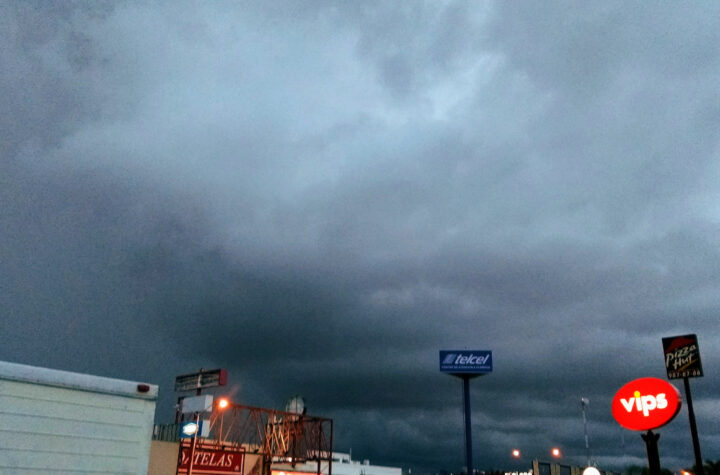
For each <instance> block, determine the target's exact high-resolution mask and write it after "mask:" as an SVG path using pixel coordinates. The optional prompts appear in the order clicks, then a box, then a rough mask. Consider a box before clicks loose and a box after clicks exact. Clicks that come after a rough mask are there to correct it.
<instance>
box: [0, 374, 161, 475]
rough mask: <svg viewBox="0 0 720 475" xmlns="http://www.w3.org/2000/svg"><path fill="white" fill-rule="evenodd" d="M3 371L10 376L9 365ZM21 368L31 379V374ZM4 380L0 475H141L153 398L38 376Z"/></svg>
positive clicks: (0, 386)
mask: <svg viewBox="0 0 720 475" xmlns="http://www.w3.org/2000/svg"><path fill="white" fill-rule="evenodd" d="M6 369H8V371H7V373H12V372H13V371H14V370H15V367H14V366H12V367H11V366H8V368H6ZM21 369H23V371H25V372H28V373H29V374H31V375H32V374H33V373H32V371H33V370H34V368H33V367H25V366H22V367H21ZM16 373H18V374H19V373H20V372H19V371H15V373H12V375H11V376H12V377H18V376H17V374H16ZM38 373H40V375H41V376H44V375H51V376H52V375H55V374H56V373H57V374H60V376H62V377H66V376H67V375H70V376H69V377H68V378H66V379H69V380H73V381H75V380H76V381H79V382H81V383H85V382H87V383H88V384H87V385H86V386H90V385H91V384H94V383H95V382H97V381H100V383H104V382H105V381H106V380H103V379H101V378H97V377H93V376H90V375H79V374H74V373H73V374H70V373H65V372H57V371H54V370H47V369H38ZM9 378H10V376H8V375H6V374H0V420H1V421H2V424H0V452H1V453H2V457H0V473H20V472H22V473H47V474H50V473H68V472H75V473H80V472H87V473H89V472H94V471H105V472H114V473H134V474H145V473H147V467H148V459H149V452H150V436H151V434H152V421H153V417H154V414H155V400H154V399H152V398H148V399H140V398H133V397H125V396H122V395H115V394H102V393H100V392H96V391H95V390H91V391H88V390H83V389H79V388H78V389H76V388H69V387H57V386H53V385H48V384H45V383H43V382H42V380H41V378H39V377H38V378H37V380H36V381H33V382H28V381H17V380H9ZM57 379H61V378H57ZM78 386H80V384H78ZM99 389H102V388H99Z"/></svg>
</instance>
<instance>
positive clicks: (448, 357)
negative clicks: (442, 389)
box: [440, 350, 492, 374]
mask: <svg viewBox="0 0 720 475" xmlns="http://www.w3.org/2000/svg"><path fill="white" fill-rule="evenodd" d="M440 371H442V372H443V373H451V374H485V373H490V372H492V351H488V350H440Z"/></svg>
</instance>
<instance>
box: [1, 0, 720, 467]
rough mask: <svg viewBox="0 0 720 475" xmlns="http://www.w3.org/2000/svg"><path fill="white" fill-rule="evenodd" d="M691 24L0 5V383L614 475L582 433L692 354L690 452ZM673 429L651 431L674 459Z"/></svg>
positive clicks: (702, 421) (695, 110) (436, 453)
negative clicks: (125, 395)
mask: <svg viewBox="0 0 720 475" xmlns="http://www.w3.org/2000/svg"><path fill="white" fill-rule="evenodd" d="M718 13H720V12H718V7H717V6H716V5H709V4H704V5H698V4H690V3H683V4H678V5H645V4H641V3H630V4H628V3H614V2H604V3H603V4H601V5H600V4H599V5H578V4H574V3H565V2H556V3H553V4H548V3H547V2H525V3H508V4H504V3H495V4H486V5H480V4H468V3H464V2H425V3H423V2H414V3H412V4H405V3H398V4H388V3H386V2H370V1H368V2H361V3H352V4H350V3H348V4H344V3H336V2H315V3H313V4H311V5H308V4H303V3H295V2H273V3H271V4H269V5H267V4H266V2H255V3H242V4H232V3H195V2H188V3H184V4H182V5H180V6H179V5H177V4H172V5H171V4H165V3H162V2H158V3H154V4H147V3H136V2H120V3H116V2H112V3H103V2H90V3H84V2H55V3H48V2H37V3H34V2H22V3H18V4H5V5H2V6H0V36H1V37H2V38H3V47H1V48H0V63H2V65H3V71H4V73H3V75H0V86H1V89H2V90H3V91H5V94H3V95H2V96H0V110H3V111H4V112H5V113H4V114H0V143H2V156H1V157H0V202H1V203H2V206H1V207H0V228H1V229H3V230H4V231H3V233H1V234H0V256H1V260H0V265H1V266H2V274H3V278H2V289H3V290H2V292H0V308H2V315H3V317H2V318H1V319H0V331H1V332H2V334H3V335H4V336H5V338H4V340H5V343H4V344H3V346H2V348H0V358H1V359H4V360H10V361H17V362H22V363H28V364H38V365H43V366H50V367H58V368H62V369H69V370H74V371H83V372H90V373H97V374H102V375H106V376H114V377H125V378H130V379H144V380H148V381H151V382H153V383H158V384H160V385H161V394H162V397H161V401H160V405H159V408H158V417H159V418H160V419H167V418H169V417H170V414H171V413H172V404H173V401H174V397H175V396H174V395H173V394H172V381H173V378H174V376H175V375H176V374H182V373H186V372H189V371H194V370H195V369H197V368H199V367H206V368H207V367H216V366H222V367H227V368H228V369H229V371H230V377H231V382H232V383H233V391H235V394H236V397H237V398H238V399H239V402H242V403H247V404H252V405H259V406H268V407H281V406H282V404H283V402H284V400H285V399H286V398H288V397H289V396H291V395H293V394H302V395H304V397H305V398H306V400H307V401H308V405H309V407H310V412H311V413H314V414H318V415H323V416H327V417H333V418H334V419H335V421H336V422H335V427H336V439H335V445H336V449H337V450H341V451H347V450H349V449H350V448H352V449H353V452H354V453H355V454H358V456H359V457H360V458H369V459H371V461H372V462H373V463H379V464H387V465H395V466H403V467H405V468H412V469H413V470H414V471H417V472H420V473H434V472H436V471H439V470H443V469H447V470H451V471H452V470H455V471H457V470H459V469H460V467H461V466H462V465H463V460H464V459H463V449H462V447H463V436H462V412H461V390H460V384H459V382H458V381H455V380H453V379H452V378H449V377H447V376H443V375H441V374H440V373H439V372H438V371H437V352H438V350H439V349H449V348H464V347H467V348H483V349H492V350H493V352H494V359H495V371H494V373H493V374H492V375H490V376H487V377H484V378H481V379H479V380H477V381H476V382H473V401H472V404H473V411H474V412H473V423H474V439H475V444H476V446H477V447H476V449H475V453H476V459H477V462H476V464H477V466H478V467H480V468H483V469H489V468H493V467H494V468H521V467H524V465H526V464H527V463H529V461H526V462H527V463H526V462H523V464H524V465H520V464H519V462H515V461H512V460H510V456H509V454H510V450H511V449H512V448H514V447H519V448H520V449H521V450H522V451H523V453H524V454H526V456H527V458H528V460H529V459H531V458H541V459H542V458H547V455H546V454H547V451H548V450H549V448H550V447H551V446H553V445H559V446H561V447H562V448H563V451H564V453H565V456H566V461H568V462H570V463H577V464H581V463H583V462H584V460H585V450H584V439H583V432H582V430H583V428H582V418H581V412H580V404H579V400H580V397H581V396H582V397H588V398H590V400H591V405H590V406H589V408H588V411H589V413H588V415H589V417H590V441H591V448H592V451H593V456H594V457H595V458H597V459H598V461H599V462H600V464H601V466H603V467H607V468H613V469H622V468H624V467H626V466H627V465H629V464H632V463H644V447H643V445H642V443H641V441H640V437H639V435H637V434H632V433H629V432H624V431H623V430H621V429H620V428H619V426H617V424H616V423H615V422H614V421H613V420H612V418H611V416H610V410H609V407H610V400H611V398H612V396H613V394H614V392H615V391H616V390H617V389H618V388H619V387H620V386H622V384H624V383H625V382H626V381H628V380H629V379H632V378H635V377H640V376H658V377H663V376H664V366H663V361H662V353H661V342H660V339H661V337H663V336H670V335H674V334H683V333H697V334H698V335H699V338H700V349H701V353H702V357H703V363H704V366H705V368H706V376H705V377H704V378H702V379H699V380H695V381H693V388H694V391H695V392H694V393H693V395H694V401H695V406H696V412H697V417H698V426H699V429H700V436H701V443H702V446H703V451H704V453H703V455H704V456H705V458H708V459H718V458H720V453H718V452H717V451H716V450H717V449H715V447H720V425H719V424H718V423H717V420H716V419H717V418H716V417H714V414H716V413H717V409H718V407H720V400H719V399H718V398H717V396H716V395H717V393H718V391H720V382H719V380H718V378H717V376H716V375H715V374H714V370H713V368H716V367H717V366H718V363H720V353H719V352H718V345H717V343H718V338H717V314H718V311H719V310H720V300H719V299H718V296H720V271H719V270H718V269H720V248H719V247H718V244H717V235H718V231H719V230H720V207H718V204H717V203H718V202H720V201H719V200H718V198H719V197H720V188H718V185H717V183H719V182H720V181H719V180H718V179H719V178H720V174H719V173H718V172H719V171H720V170H719V168H718V164H719V163H720V160H718V158H720V156H719V150H720V149H719V148H718V146H719V143H720V142H719V133H718V131H720V102H719V101H718V97H719V96H718V89H717V83H718V78H719V77H720V54H718V50H717V48H715V47H713V46H712V45H716V44H720V33H719V32H720V24H718V23H719V20H718V19H719V18H720V15H719V14H718ZM688 430H689V429H688V422H687V414H686V413H685V412H684V411H683V412H682V413H681V414H680V416H679V417H678V419H677V420H676V421H675V422H673V423H672V424H671V425H669V426H668V427H667V428H664V429H662V430H661V433H662V438H661V441H660V450H661V454H662V457H663V460H662V461H663V464H664V466H667V467H668V468H678V467H681V466H683V467H687V466H690V465H692V463H693V461H692V446H691V443H690V437H689V432H688Z"/></svg>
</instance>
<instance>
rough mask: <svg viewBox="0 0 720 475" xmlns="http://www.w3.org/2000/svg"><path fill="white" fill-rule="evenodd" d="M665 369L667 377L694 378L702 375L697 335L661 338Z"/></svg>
mask: <svg viewBox="0 0 720 475" xmlns="http://www.w3.org/2000/svg"><path fill="white" fill-rule="evenodd" d="M662 342H663V350H664V352H665V369H666V370H667V376H668V379H682V378H696V377H701V376H702V375H703V370H702V363H701V362H700V350H699V348H698V342H697V336H696V335H694V334H692V335H682V336H671V337H668V338H663V339H662Z"/></svg>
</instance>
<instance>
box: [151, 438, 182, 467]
mask: <svg viewBox="0 0 720 475" xmlns="http://www.w3.org/2000/svg"><path fill="white" fill-rule="evenodd" d="M179 448H180V444H179V443H178V442H163V441H160V440H153V441H152V443H151V444H150V465H149V466H148V475H175V472H176V470H177V459H178V449H179Z"/></svg>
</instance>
